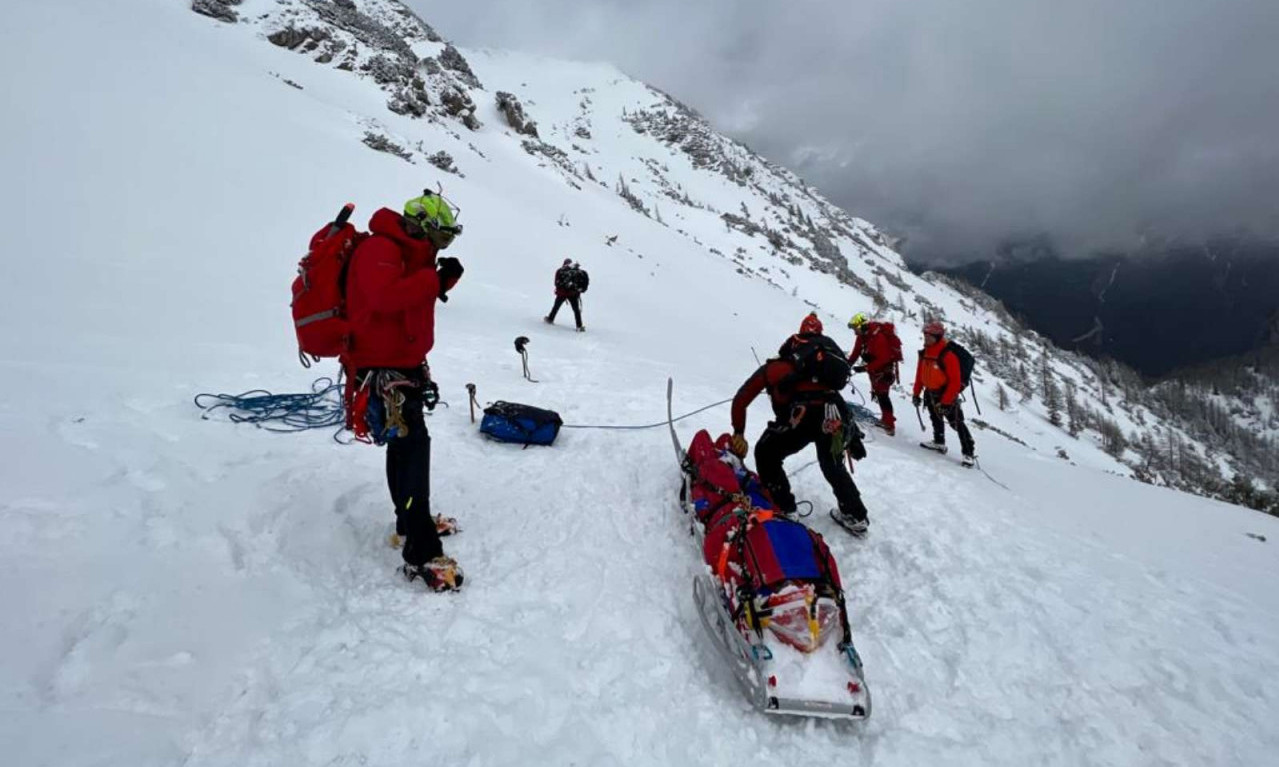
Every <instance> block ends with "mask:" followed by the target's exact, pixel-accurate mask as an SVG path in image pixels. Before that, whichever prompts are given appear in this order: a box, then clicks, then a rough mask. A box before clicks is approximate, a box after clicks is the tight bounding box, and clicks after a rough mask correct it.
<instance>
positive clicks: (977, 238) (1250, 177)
mask: <svg viewBox="0 0 1279 767" xmlns="http://www.w3.org/2000/svg"><path fill="white" fill-rule="evenodd" d="M411 4H412V5H414V6H415V7H416V8H417V9H418V10H419V11H420V12H421V13H422V15H423V16H424V17H425V18H426V19H427V20H428V21H430V22H431V23H432V24H435V25H436V26H437V27H438V28H439V29H440V31H441V33H442V34H444V35H445V36H446V37H450V38H452V39H454V40H456V41H458V42H459V43H461V44H464V45H472V46H491V47H499V48H515V49H521V50H530V51H535V52H539V53H545V54H548V55H554V56H559V57H564V58H576V59H587V60H605V61H610V62H612V63H614V64H616V65H617V66H618V67H620V68H621V69H623V70H625V71H626V72H628V73H629V74H631V75H633V76H635V77H638V78H640V79H643V80H645V81H647V82H650V83H652V84H653V85H656V86H657V87H660V88H661V89H663V90H665V91H667V92H669V93H671V94H672V95H674V96H676V97H678V98H680V99H681V100H683V101H685V102H687V103H689V104H690V105H691V106H694V107H695V108H697V109H698V110H699V111H700V112H702V113H703V114H704V115H706V116H707V118H708V119H710V120H711V121H712V122H713V123H714V124H715V125H716V126H717V127H719V128H720V129H721V130H724V131H725V132H727V133H729V134H731V135H733V136H735V137H737V138H740V139H742V140H743V141H745V142H746V143H748V144H750V145H751V146H752V147H754V148H755V149H757V150H759V151H761V152H762V153H763V154H765V155H766V156H768V157H770V158H772V159H774V160H776V161H778V162H780V163H782V164H785V165H788V166H790V167H792V168H793V169H795V170H796V171H798V172H799V173H801V174H802V175H803V176H804V177H805V178H806V179H808V180H809V181H810V182H811V183H813V184H814V185H816V186H817V187H818V188H820V189H822V190H823V191H824V192H825V193H826V194H827V196H829V197H830V198H832V199H833V200H835V201H836V202H838V203H839V204H841V205H843V206H844V207H846V208H848V209H849V210H850V211H852V212H853V213H855V214H857V215H860V216H862V217H864V218H867V219H869V220H872V221H875V222H876V223H879V224H881V225H883V226H885V227H887V228H889V229H892V230H895V231H897V232H899V233H902V234H905V235H907V237H908V246H907V250H908V252H909V254H910V255H911V256H912V257H915V258H918V259H921V260H933V261H937V260H956V259H960V258H962V257H965V256H988V255H990V253H991V252H992V251H993V249H994V248H995V246H996V245H997V244H998V243H1000V242H1002V241H1004V240H1007V239H1010V238H1021V237H1029V236H1036V235H1042V234H1046V235H1048V236H1049V237H1051V238H1052V240H1053V241H1054V242H1055V243H1056V244H1057V245H1058V246H1059V247H1060V248H1061V249H1062V250H1063V251H1064V252H1066V253H1068V254H1070V253H1081V254H1082V253H1086V252H1088V251H1090V250H1092V249H1096V248H1104V247H1120V248H1124V247H1132V246H1133V245H1135V244H1136V243H1138V242H1140V241H1141V239H1142V238H1143V237H1146V236H1151V235H1153V236H1157V237H1161V238H1163V237H1188V238H1198V237H1204V236H1210V235H1215V234H1223V233H1224V234H1237V233H1252V234H1256V235H1264V236H1267V237H1276V236H1279V42H1276V41H1279V2H1274V1H1273V0H1213V1H1209V0H1125V2H1119V3H1117V2H1113V1H1111V0H1082V1H1078V2H1070V3H1062V2H1057V1H1056V0H1020V1H1019V2H1004V1H997V0H967V2H954V1H953V0H913V1H912V2H900V0H855V1H853V2H849V1H848V0H844V1H843V2H833V1H832V2H826V1H824V0H808V1H806V2H805V1H802V0H797V2H793V3H777V2H771V3H763V2H755V1H753V0H749V1H748V0H741V1H736V2H735V1H733V0H699V2H675V1H674V0H653V1H652V2H639V1H638V0H636V1H634V2H627V1H624V0H594V1H590V2H588V1H586V0H577V1H576V2H570V1H569V0H544V1H542V2H537V1H536V0H492V1H490V2H483V1H480V2H473V3H453V4H439V5H436V4H428V3H425V2H423V1H422V0H411Z"/></svg>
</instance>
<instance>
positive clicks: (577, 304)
mask: <svg viewBox="0 0 1279 767" xmlns="http://www.w3.org/2000/svg"><path fill="white" fill-rule="evenodd" d="M565 301H568V305H569V306H571V307H573V321H574V322H576V323H577V326H578V327H579V328H580V327H582V297H581V296H567V297H566V296H556V297H555V305H554V306H552V307H551V313H550V314H549V315H547V316H548V317H550V319H551V322H554V321H555V315H556V314H559V311H560V307H561V306H563V305H564V302H565Z"/></svg>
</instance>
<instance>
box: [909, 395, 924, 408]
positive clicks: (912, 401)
mask: <svg viewBox="0 0 1279 767" xmlns="http://www.w3.org/2000/svg"><path fill="white" fill-rule="evenodd" d="M922 402H923V400H922V399H920V398H919V395H918V394H916V395H915V396H913V397H911V398H910V404H912V405H914V406H915V409H917V410H918V409H919V405H920V404H921V403H922Z"/></svg>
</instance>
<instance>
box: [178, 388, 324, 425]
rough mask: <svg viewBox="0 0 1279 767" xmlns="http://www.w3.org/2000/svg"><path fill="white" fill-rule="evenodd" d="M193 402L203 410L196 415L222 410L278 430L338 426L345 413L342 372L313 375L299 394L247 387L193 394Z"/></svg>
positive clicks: (204, 416) (235, 418)
mask: <svg viewBox="0 0 1279 767" xmlns="http://www.w3.org/2000/svg"><path fill="white" fill-rule="evenodd" d="M195 406H196V407H198V408H200V409H201V410H203V411H204V413H202V414H201V415H200V418H202V419H204V420H206V421H207V420H208V419H209V416H211V415H213V413H215V412H217V411H219V410H226V411H228V412H227V419H228V420H230V421H231V422H232V423H251V424H253V425H254V426H256V427H258V428H259V429H265V430H267V431H274V432H280V433H292V432H299V431H308V430H310V429H326V428H331V427H334V426H338V427H340V426H342V425H343V423H344V422H345V420H346V414H345V411H344V410H343V407H342V376H341V375H338V378H337V380H336V381H335V380H333V379H332V378H329V377H328V376H323V377H320V378H317V379H315V381H314V382H312V383H311V391H310V392H305V393H300V394H272V393H271V392H269V391H267V390H266V389H251V390H249V391H246V392H243V393H242V394H211V393H207V392H205V393H201V394H197V395H195Z"/></svg>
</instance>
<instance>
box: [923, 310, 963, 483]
mask: <svg viewBox="0 0 1279 767" xmlns="http://www.w3.org/2000/svg"><path fill="white" fill-rule="evenodd" d="M945 335H946V328H945V327H944V326H943V325H942V324H941V323H940V322H930V323H928V324H927V325H925V326H924V348H923V349H920V350H919V365H918V366H917V367H916V368H915V388H914V396H913V397H912V398H911V403H912V404H913V405H914V406H915V407H916V408H918V407H919V406H920V405H921V404H922V405H924V406H925V407H927V408H928V418H929V420H930V421H932V423H933V441H932V442H920V443H919V446H920V447H924V448H928V449H929V450H936V451H937V452H939V453H944V452H946V424H950V428H952V429H954V430H955V433H956V434H958V435H959V447H960V449H961V450H962V451H963V453H964V465H965V466H972V465H973V464H974V463H976V460H977V459H976V456H975V455H974V451H975V450H976V446H975V445H974V444H973V435H972V434H971V433H970V432H969V431H968V425H967V424H965V423H964V411H963V409H962V408H960V406H959V392H960V391H961V390H962V389H963V383H962V381H961V377H960V367H959V358H958V357H957V356H956V355H955V354H953V353H951V354H947V353H946V345H947V343H948V342H947V340H946V339H945ZM921 391H922V392H923V397H920V392H921Z"/></svg>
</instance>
